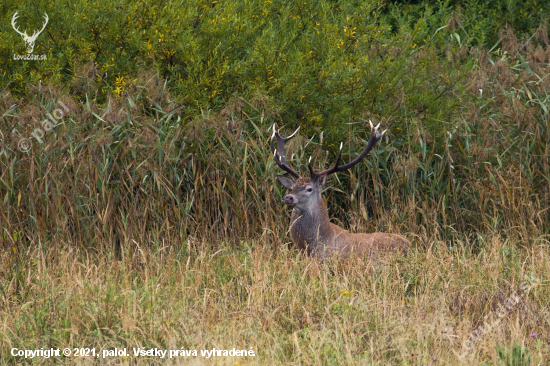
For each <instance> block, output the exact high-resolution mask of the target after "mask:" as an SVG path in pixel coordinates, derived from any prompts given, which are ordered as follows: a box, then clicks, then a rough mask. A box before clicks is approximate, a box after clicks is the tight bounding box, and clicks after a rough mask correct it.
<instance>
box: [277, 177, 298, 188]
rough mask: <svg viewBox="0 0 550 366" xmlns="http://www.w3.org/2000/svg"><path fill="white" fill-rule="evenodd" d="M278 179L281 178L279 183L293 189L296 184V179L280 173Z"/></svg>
mask: <svg viewBox="0 0 550 366" xmlns="http://www.w3.org/2000/svg"><path fill="white" fill-rule="evenodd" d="M277 179H278V180H279V183H281V184H282V185H283V187H285V188H286V189H292V186H293V185H294V181H293V180H292V179H290V178H287V177H284V176H282V175H278V176H277Z"/></svg>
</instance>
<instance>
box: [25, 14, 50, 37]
mask: <svg viewBox="0 0 550 366" xmlns="http://www.w3.org/2000/svg"><path fill="white" fill-rule="evenodd" d="M44 18H46V22H45V23H44V25H43V26H42V29H40V30H39V31H34V33H33V34H32V36H31V37H30V38H33V39H36V38H37V37H38V35H39V34H40V33H42V31H43V30H44V29H45V28H46V25H47V24H48V20H50V18H49V17H48V14H46V13H44Z"/></svg>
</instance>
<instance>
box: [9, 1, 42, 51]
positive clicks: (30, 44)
mask: <svg viewBox="0 0 550 366" xmlns="http://www.w3.org/2000/svg"><path fill="white" fill-rule="evenodd" d="M17 13H18V12H17V11H16V12H15V14H13V17H12V18H11V26H12V27H13V29H14V30H15V31H16V32H17V33H19V34H20V35H21V36H22V37H23V41H25V47H27V53H32V51H33V50H34V42H35V41H36V39H37V38H38V36H39V35H40V33H42V31H43V30H44V28H46V24H48V19H49V18H48V14H46V13H44V18H45V20H46V21H45V22H44V25H43V26H42V29H40V30H39V31H34V33H33V34H32V36H29V35H27V30H26V29H25V31H24V32H20V31H19V28H17V25H16V24H15V20H16V19H17V18H18V16H17Z"/></svg>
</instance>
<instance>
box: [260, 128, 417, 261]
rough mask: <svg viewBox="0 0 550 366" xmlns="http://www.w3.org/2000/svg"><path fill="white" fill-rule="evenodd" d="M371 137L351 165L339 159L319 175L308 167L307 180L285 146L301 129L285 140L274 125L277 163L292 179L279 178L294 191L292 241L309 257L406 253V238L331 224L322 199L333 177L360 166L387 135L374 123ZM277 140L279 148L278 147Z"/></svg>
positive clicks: (291, 197)
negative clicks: (292, 164)
mask: <svg viewBox="0 0 550 366" xmlns="http://www.w3.org/2000/svg"><path fill="white" fill-rule="evenodd" d="M370 125H371V136H370V138H369V142H368V143H367V146H366V147H365V149H364V150H363V152H362V153H361V154H360V155H359V156H358V157H356V158H355V159H354V160H353V161H351V162H349V163H348V164H344V165H338V164H339V162H340V158H341V155H342V144H340V152H339V153H338V156H337V157H336V163H334V166H333V167H332V168H329V169H326V170H323V171H322V172H319V173H315V172H314V171H313V168H312V166H311V164H309V165H308V168H309V172H310V175H311V176H310V177H309V178H304V177H301V176H300V174H298V173H296V171H294V170H293V169H292V168H291V167H290V165H289V164H288V162H287V161H286V158H285V143H286V142H287V141H288V140H290V139H291V138H293V137H294V136H295V135H296V133H297V132H298V130H299V129H300V128H299V127H298V129H297V130H296V131H295V132H294V133H293V134H292V135H290V136H288V137H281V135H279V132H278V131H277V129H276V128H277V125H276V124H275V125H273V136H272V137H271V151H272V153H273V158H274V160H275V163H277V165H278V166H279V167H280V168H281V169H283V170H284V171H285V172H287V173H288V174H290V176H291V177H292V178H288V177H285V176H280V175H278V176H277V179H278V180H279V182H280V183H281V184H282V185H283V186H284V187H285V188H287V189H289V190H290V192H289V193H288V194H287V195H286V196H285V197H284V202H285V204H287V205H289V206H291V207H292V208H293V209H292V215H291V219H290V238H291V239H292V242H293V243H294V244H295V245H296V246H297V247H298V249H300V250H303V251H306V252H307V254H308V255H311V256H315V257H320V258H324V257H327V256H330V255H333V254H336V255H338V256H340V257H344V258H347V257H349V256H351V255H352V253H355V254H356V255H358V256H360V257H364V256H368V257H376V254H377V253H378V252H390V251H399V252H403V253H406V251H407V249H408V248H409V246H410V242H409V241H408V240H407V239H405V238H403V237H402V236H399V235H396V234H388V233H372V234H352V233H350V232H349V231H347V230H344V229H342V228H341V227H339V226H338V225H335V224H333V223H331V222H330V219H329V216H328V212H327V207H326V205H325V201H324V200H323V198H322V197H321V189H322V188H323V186H324V185H325V183H326V181H327V177H328V176H329V175H331V174H334V173H337V172H341V171H344V170H346V169H349V168H351V167H352V166H354V165H355V164H357V163H359V162H360V161H361V160H363V158H364V157H365V156H366V155H367V154H368V153H369V151H370V150H372V148H373V147H374V145H376V143H377V142H378V140H380V138H381V137H382V136H383V135H384V133H385V132H386V131H384V132H382V133H379V132H378V126H380V125H378V126H376V127H374V126H373V125H372V122H371V124H370ZM275 140H276V142H277V147H275Z"/></svg>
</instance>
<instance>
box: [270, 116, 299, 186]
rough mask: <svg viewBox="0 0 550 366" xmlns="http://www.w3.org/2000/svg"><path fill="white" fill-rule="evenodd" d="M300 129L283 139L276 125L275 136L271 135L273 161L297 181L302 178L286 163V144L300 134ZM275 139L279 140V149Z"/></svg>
mask: <svg viewBox="0 0 550 366" xmlns="http://www.w3.org/2000/svg"><path fill="white" fill-rule="evenodd" d="M299 129H300V127H298V128H297V129H296V131H294V133H293V134H292V135H290V136H288V137H281V135H279V131H277V124H276V123H274V124H273V135H271V151H272V152H273V160H275V163H276V164H277V165H278V166H279V168H281V169H283V170H284V171H285V172H287V173H289V174H290V175H292V176H293V177H294V178H296V179H298V178H300V174H298V173H296V171H294V169H292V168H291V167H290V165H289V164H288V162H287V161H286V158H285V156H286V153H285V143H286V142H287V141H288V140H290V139H291V138H293V137H294V136H295V135H296V133H298V130H299ZM274 138H275V139H277V148H275V142H274Z"/></svg>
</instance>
